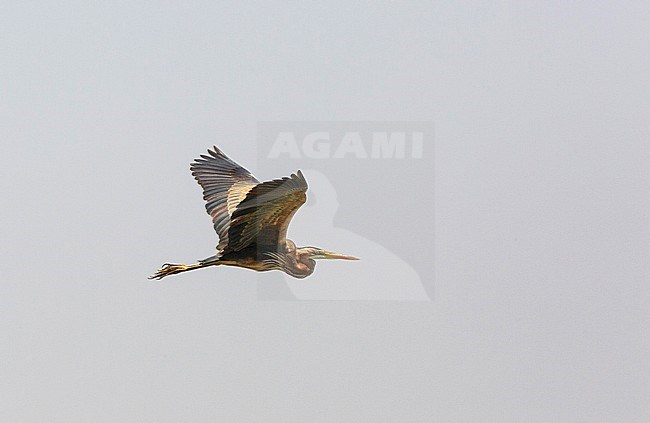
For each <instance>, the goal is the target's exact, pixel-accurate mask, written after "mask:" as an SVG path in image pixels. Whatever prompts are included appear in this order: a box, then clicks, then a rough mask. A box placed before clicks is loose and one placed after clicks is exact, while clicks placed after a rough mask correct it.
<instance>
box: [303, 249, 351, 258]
mask: <svg viewBox="0 0 650 423" xmlns="http://www.w3.org/2000/svg"><path fill="white" fill-rule="evenodd" d="M311 258H313V259H324V260H359V259H358V258H356V257H352V256H346V255H343V254H339V253H333V252H331V251H326V250H320V251H319V252H318V254H316V255H313V256H311Z"/></svg>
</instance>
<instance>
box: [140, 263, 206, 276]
mask: <svg viewBox="0 0 650 423" xmlns="http://www.w3.org/2000/svg"><path fill="white" fill-rule="evenodd" d="M216 264H217V263H216V262H198V263H194V264H171V263H165V264H163V265H162V267H161V268H160V270H158V271H157V272H156V273H154V274H153V275H151V276H149V279H158V280H160V279H162V278H164V277H165V276H169V275H175V274H177V273H182V272H187V271H189V270H196V269H200V268H202V267H208V266H214V265H216Z"/></svg>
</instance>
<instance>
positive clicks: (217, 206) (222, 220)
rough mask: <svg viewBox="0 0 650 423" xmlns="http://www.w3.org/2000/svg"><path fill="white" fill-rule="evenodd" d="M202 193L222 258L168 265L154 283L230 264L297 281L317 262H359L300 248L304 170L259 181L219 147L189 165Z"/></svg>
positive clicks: (157, 274)
mask: <svg viewBox="0 0 650 423" xmlns="http://www.w3.org/2000/svg"><path fill="white" fill-rule="evenodd" d="M190 170H191V171H192V175H194V178H195V179H196V180H197V182H198V183H199V185H201V187H202V188H203V199H204V200H205V201H206V205H205V208H206V211H207V212H208V214H209V215H210V216H211V217H212V223H213V225H214V230H215V231H216V232H217V235H218V236H219V244H218V245H217V254H215V255H214V256H211V257H208V258H206V259H203V260H199V261H198V262H197V263H195V264H190V265H185V264H169V263H167V264H164V265H163V267H162V268H161V269H160V270H158V272H156V273H155V274H154V275H152V276H150V279H162V278H164V277H165V276H169V275H173V274H176V273H181V272H186V271H188V270H195V269H200V268H202V267H208V266H217V265H228V266H238V267H245V268H248V269H253V270H257V271H266V270H281V271H283V272H285V273H287V274H289V275H291V276H294V277H296V278H304V277H307V276H309V275H310V274H312V273H313V271H314V268H315V266H316V262H315V261H314V259H343V260H357V259H356V258H355V257H351V256H345V255H341V254H337V253H332V252H329V251H326V250H322V249H320V248H316V247H300V248H298V247H296V245H295V243H294V242H293V241H291V240H289V239H287V228H288V227H289V223H290V222H291V218H292V217H293V215H294V214H295V213H296V211H297V210H298V208H300V206H302V205H303V204H304V203H305V201H306V200H307V195H306V192H307V181H306V180H305V177H304V176H303V174H302V172H301V171H298V172H296V173H295V174H292V175H291V176H288V177H283V178H280V179H274V180H271V181H266V182H260V181H258V180H257V179H256V178H255V177H254V176H253V175H252V174H251V173H250V172H249V171H248V170H246V169H244V168H243V167H241V166H240V165H238V164H237V163H235V162H234V161H233V160H231V159H230V158H229V157H227V156H226V155H225V154H224V153H223V152H222V151H221V150H219V149H218V148H217V147H213V150H208V155H201V157H200V158H198V159H195V160H194V162H193V163H192V164H191V166H190Z"/></svg>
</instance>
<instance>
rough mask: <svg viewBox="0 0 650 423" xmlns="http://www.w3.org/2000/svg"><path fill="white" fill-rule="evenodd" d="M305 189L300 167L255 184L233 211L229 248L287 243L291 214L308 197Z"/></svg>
mask: <svg viewBox="0 0 650 423" xmlns="http://www.w3.org/2000/svg"><path fill="white" fill-rule="evenodd" d="M306 191H307V181H306V180H305V177H304V176H303V174H302V172H301V171H298V172H297V173H295V174H292V175H291V176H288V177H284V178H281V179H274V180H272V181H267V182H264V183H261V184H258V185H256V186H255V187H253V188H252V189H251V190H250V191H248V193H247V194H246V198H244V200H243V201H242V202H241V203H239V204H238V205H237V207H236V208H235V210H234V212H233V213H232V216H231V222H230V229H229V231H228V238H229V244H228V247H227V250H228V251H239V250H241V249H243V248H246V247H249V246H257V247H258V248H259V247H262V246H266V247H271V248H273V247H278V246H280V245H284V244H285V242H286V237H287V227H288V226H289V222H290V221H291V218H292V217H293V215H294V214H295V213H296V210H298V208H299V207H300V206H302V205H303V204H304V203H305V201H306V200H307V195H306Z"/></svg>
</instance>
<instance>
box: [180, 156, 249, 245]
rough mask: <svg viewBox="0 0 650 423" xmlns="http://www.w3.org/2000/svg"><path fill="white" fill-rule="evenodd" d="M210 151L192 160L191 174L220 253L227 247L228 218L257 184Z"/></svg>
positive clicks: (239, 169)
mask: <svg viewBox="0 0 650 423" xmlns="http://www.w3.org/2000/svg"><path fill="white" fill-rule="evenodd" d="M213 149H214V150H208V154H209V155H201V158H199V159H195V160H194V162H193V163H192V164H191V165H190V170H191V171H192V175H194V179H196V180H197V181H198V183H199V185H201V187H202V188H203V199H204V200H205V201H206V204H205V209H206V210H207V212H208V214H209V215H210V216H211V217H212V223H213V224H214V230H215V231H216V232H217V234H218V235H219V245H218V246H217V249H218V250H219V251H223V250H224V249H225V248H226V246H227V245H228V243H229V229H230V225H231V217H232V214H233V212H234V211H235V208H236V207H237V205H238V204H239V203H240V202H241V201H242V200H244V198H246V194H248V192H249V191H250V190H251V189H253V188H254V187H255V186H256V185H258V184H259V181H258V180H257V179H255V177H254V176H253V175H252V174H251V173H250V172H249V171H248V170H246V169H244V168H243V167H241V166H240V165H238V164H237V163H235V162H234V161H233V160H231V159H230V158H229V157H228V156H226V155H225V154H224V153H223V152H222V151H221V150H219V149H218V148H217V147H216V146H215V147H213Z"/></svg>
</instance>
